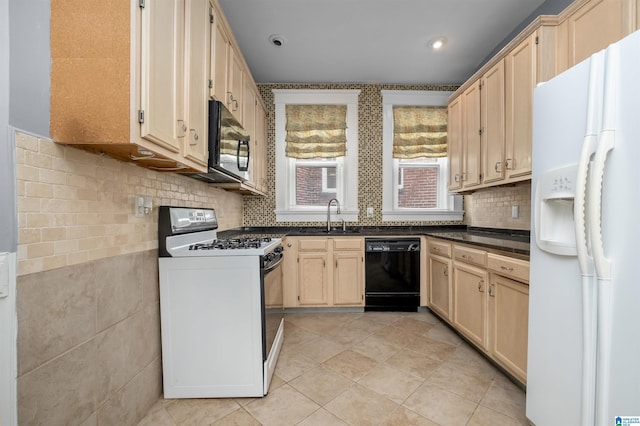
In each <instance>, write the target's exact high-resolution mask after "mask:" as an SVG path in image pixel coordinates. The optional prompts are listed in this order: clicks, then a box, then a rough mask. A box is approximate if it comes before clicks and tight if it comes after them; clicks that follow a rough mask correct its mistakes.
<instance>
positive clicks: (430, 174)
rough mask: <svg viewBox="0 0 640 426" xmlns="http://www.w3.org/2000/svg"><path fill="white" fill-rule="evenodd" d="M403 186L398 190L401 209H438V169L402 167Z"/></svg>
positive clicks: (400, 170)
mask: <svg viewBox="0 0 640 426" xmlns="http://www.w3.org/2000/svg"><path fill="white" fill-rule="evenodd" d="M399 172H400V174H401V175H402V186H401V187H398V188H397V200H398V207H399V208H412V209H433V208H436V207H438V168H437V167H402V165H400V169H399Z"/></svg>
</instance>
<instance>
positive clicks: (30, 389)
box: [18, 340, 96, 426]
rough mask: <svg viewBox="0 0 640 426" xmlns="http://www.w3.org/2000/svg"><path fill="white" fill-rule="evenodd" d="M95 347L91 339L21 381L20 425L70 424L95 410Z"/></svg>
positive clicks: (24, 376) (81, 420)
mask: <svg viewBox="0 0 640 426" xmlns="http://www.w3.org/2000/svg"><path fill="white" fill-rule="evenodd" d="M95 395H96V345H95V342H94V341H93V340H90V341H88V342H86V343H84V344H82V345H80V346H78V347H76V348H75V349H73V350H71V351H69V352H67V353H65V354H64V355H62V356H60V357H58V358H56V359H54V360H52V361H51V362H49V363H47V364H44V365H42V366H41V367H39V368H37V369H35V370H33V371H31V372H29V373H28V374H25V375H23V376H21V377H19V378H18V422H19V424H20V425H22V426H31V425H71V424H80V423H82V422H83V421H84V420H86V419H88V418H89V417H90V416H91V414H92V413H93V412H94V411H95V409H96V401H95Z"/></svg>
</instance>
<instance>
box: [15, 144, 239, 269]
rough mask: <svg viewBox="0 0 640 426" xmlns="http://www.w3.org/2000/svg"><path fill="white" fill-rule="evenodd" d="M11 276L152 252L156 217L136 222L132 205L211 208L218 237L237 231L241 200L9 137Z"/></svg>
mask: <svg viewBox="0 0 640 426" xmlns="http://www.w3.org/2000/svg"><path fill="white" fill-rule="evenodd" d="M16 163H17V166H16V167H17V170H16V175H17V193H18V228H19V229H18V272H17V273H18V275H23V274H29V273H33V272H39V271H44V270H49V269H54V268H59V267H63V266H67V265H75V264H80V263H84V262H89V261H92V260H95V259H100V258H106V257H110V256H116V255H120V254H124V253H135V252H140V251H146V250H150V249H155V248H157V247H158V213H157V209H154V210H153V211H152V212H151V214H150V215H148V216H144V217H135V215H134V210H133V197H134V196H135V195H145V196H151V197H152V200H153V205H154V206H159V205H163V204H164V205H174V206H175V205H183V206H193V207H214V208H215V209H216V213H217V215H218V221H219V224H220V229H221V230H223V229H228V228H234V227H237V226H240V225H242V196H241V195H239V194H235V193H232V192H227V191H224V190H221V189H217V188H214V187H212V186H210V185H207V184H205V183H202V182H199V181H196V180H194V179H191V178H188V177H184V176H180V175H178V174H175V173H161V172H156V171H153V170H147V169H143V168H141V167H137V166H135V165H134V164H131V163H124V162H121V161H117V160H114V159H112V158H109V157H104V156H100V155H96V154H92V153H89V152H85V151H81V150H79V149H75V148H72V147H70V146H65V145H58V144H56V143H53V142H52V141H50V140H47V139H41V138H37V137H35V136H31V135H28V134H24V133H18V134H17V135H16Z"/></svg>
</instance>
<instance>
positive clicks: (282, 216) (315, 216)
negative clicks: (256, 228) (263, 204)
mask: <svg viewBox="0 0 640 426" xmlns="http://www.w3.org/2000/svg"><path fill="white" fill-rule="evenodd" d="M340 219H344V221H345V222H357V221H358V210H342V212H341V213H340V214H336V212H335V208H334V207H332V209H331V220H332V222H339V221H340ZM326 221H327V209H326V208H325V209H320V210H315V209H314V210H305V211H300V210H276V222H326Z"/></svg>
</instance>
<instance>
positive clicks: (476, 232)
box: [218, 225, 530, 256]
mask: <svg viewBox="0 0 640 426" xmlns="http://www.w3.org/2000/svg"><path fill="white" fill-rule="evenodd" d="M421 235H425V236H430V237H437V238H442V239H445V240H449V241H453V242H460V243H465V244H471V245H476V246H480V247H485V248H489V249H495V250H501V251H505V252H511V253H517V254H521V255H526V256H528V255H529V235H530V234H529V231H523V230H509V229H494V228H477V227H467V226H465V225H451V226H359V227H353V226H349V227H348V229H347V232H342V231H341V230H340V229H332V231H331V232H327V229H326V228H324V227H317V226H311V227H305V226H294V227H285V226H274V227H241V228H233V229H229V230H225V231H219V232H218V236H219V237H220V238H233V237H248V236H256V237H257V236H261V237H272V238H284V237H286V236H292V237H294V236H295V237H301V236H331V237H336V236H354V237H355V236H361V237H385V236H407V237H409V236H421Z"/></svg>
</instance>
